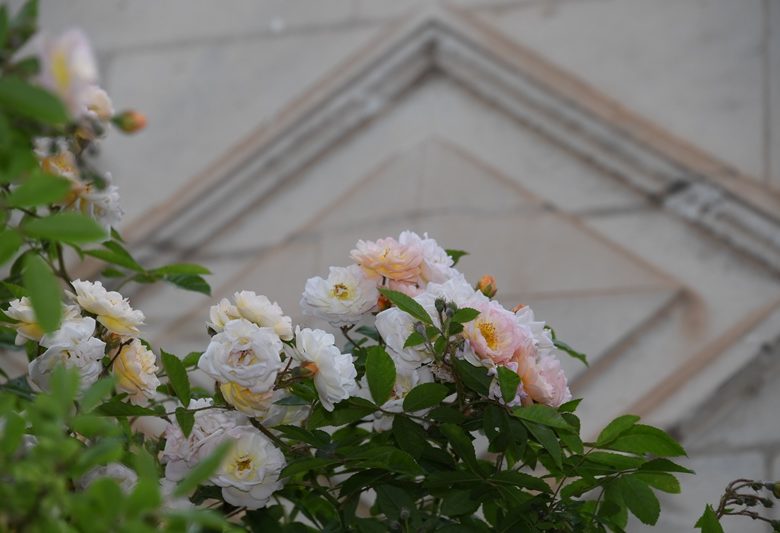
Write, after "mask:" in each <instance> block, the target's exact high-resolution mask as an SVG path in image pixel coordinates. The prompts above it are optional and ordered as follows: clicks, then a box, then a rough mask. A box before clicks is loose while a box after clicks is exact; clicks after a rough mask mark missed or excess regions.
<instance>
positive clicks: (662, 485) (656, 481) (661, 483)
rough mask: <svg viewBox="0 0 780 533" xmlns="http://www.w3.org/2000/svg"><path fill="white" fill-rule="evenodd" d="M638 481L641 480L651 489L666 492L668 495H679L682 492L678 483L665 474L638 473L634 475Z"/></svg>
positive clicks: (675, 479)
mask: <svg viewBox="0 0 780 533" xmlns="http://www.w3.org/2000/svg"><path fill="white" fill-rule="evenodd" d="M634 476H635V477H636V478H638V479H641V480H642V481H644V482H645V483H647V484H648V485H650V486H651V487H653V488H655V489H658V490H662V491H664V492H668V493H669V494H679V493H680V491H681V490H682V489H681V487H680V482H679V481H678V480H677V478H676V477H674V476H673V475H671V474H667V473H665V472H642V471H639V472H637V473H635V474H634Z"/></svg>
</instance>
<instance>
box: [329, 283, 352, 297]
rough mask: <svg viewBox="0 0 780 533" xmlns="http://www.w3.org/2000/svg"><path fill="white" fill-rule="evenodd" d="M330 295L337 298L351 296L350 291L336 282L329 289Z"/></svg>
mask: <svg viewBox="0 0 780 533" xmlns="http://www.w3.org/2000/svg"><path fill="white" fill-rule="evenodd" d="M330 294H331V296H333V297H334V298H338V299H339V300H348V299H350V298H351V297H352V291H350V290H349V287H347V286H346V285H344V284H343V283H336V284H335V285H334V286H333V289H331V291H330Z"/></svg>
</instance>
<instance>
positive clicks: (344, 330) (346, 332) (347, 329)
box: [341, 324, 360, 348]
mask: <svg viewBox="0 0 780 533" xmlns="http://www.w3.org/2000/svg"><path fill="white" fill-rule="evenodd" d="M354 327H355V325H354V324H352V325H351V326H341V334H342V335H344V338H345V339H347V340H348V341H349V343H350V344H352V346H354V347H355V348H360V345H359V344H358V343H357V342H355V341H354V340H353V339H352V337H350V336H349V332H350V331H352V328H354Z"/></svg>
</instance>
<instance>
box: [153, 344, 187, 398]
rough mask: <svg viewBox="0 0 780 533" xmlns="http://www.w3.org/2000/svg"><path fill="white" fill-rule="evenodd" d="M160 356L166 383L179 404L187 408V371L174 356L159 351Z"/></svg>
mask: <svg viewBox="0 0 780 533" xmlns="http://www.w3.org/2000/svg"><path fill="white" fill-rule="evenodd" d="M160 354H161V359H162V364H163V367H164V368H165V373H166V374H167V375H168V382H169V383H170V384H171V386H172V387H173V390H174V392H175V393H176V397H177V398H178V399H179V401H180V402H181V404H182V405H183V406H184V407H187V406H188V405H189V404H190V380H189V377H188V376H187V369H186V368H184V364H183V363H182V362H181V359H179V358H178V357H176V356H175V355H173V354H170V353H168V352H166V351H165V350H161V351H160Z"/></svg>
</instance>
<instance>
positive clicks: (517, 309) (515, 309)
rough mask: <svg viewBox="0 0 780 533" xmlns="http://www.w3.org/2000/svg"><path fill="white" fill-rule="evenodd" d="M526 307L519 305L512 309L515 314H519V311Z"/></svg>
mask: <svg viewBox="0 0 780 533" xmlns="http://www.w3.org/2000/svg"><path fill="white" fill-rule="evenodd" d="M525 307H526V305H525V304H517V305H516V306H514V307H513V308H512V312H513V313H517V312H518V311H519V310H521V309H524V308H525Z"/></svg>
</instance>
